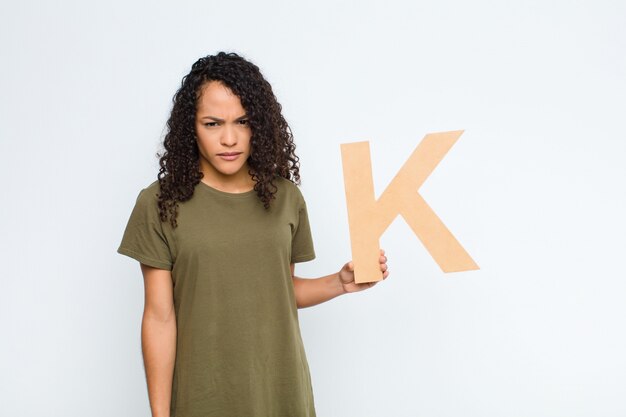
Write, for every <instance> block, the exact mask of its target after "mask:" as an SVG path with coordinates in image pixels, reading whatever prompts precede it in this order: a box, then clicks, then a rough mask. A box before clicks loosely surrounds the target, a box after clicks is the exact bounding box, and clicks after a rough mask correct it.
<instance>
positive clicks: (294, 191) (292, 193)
mask: <svg viewBox="0 0 626 417" xmlns="http://www.w3.org/2000/svg"><path fill="white" fill-rule="evenodd" d="M274 184H275V185H276V187H277V188H278V192H279V193H281V194H283V195H284V196H285V198H286V199H287V200H290V201H291V202H295V203H298V204H302V203H303V202H304V197H303V196H302V192H301V191H300V187H299V186H298V185H297V184H295V183H294V182H292V181H291V180H289V179H288V178H283V177H276V179H275V180H274Z"/></svg>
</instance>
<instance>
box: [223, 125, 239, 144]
mask: <svg viewBox="0 0 626 417" xmlns="http://www.w3.org/2000/svg"><path fill="white" fill-rule="evenodd" d="M236 143H237V134H236V132H235V129H233V127H232V126H229V125H226V126H224V131H223V134H222V145H224V146H233V145H235V144H236Z"/></svg>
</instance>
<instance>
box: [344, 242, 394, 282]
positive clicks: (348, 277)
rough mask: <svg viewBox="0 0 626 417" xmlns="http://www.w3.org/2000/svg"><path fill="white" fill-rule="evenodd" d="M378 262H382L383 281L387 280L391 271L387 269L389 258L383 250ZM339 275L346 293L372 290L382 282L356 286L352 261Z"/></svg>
mask: <svg viewBox="0 0 626 417" xmlns="http://www.w3.org/2000/svg"><path fill="white" fill-rule="evenodd" d="M378 262H380V270H381V271H382V272H383V279H386V278H387V277H388V276H389V270H388V269H387V257H386V256H385V251H384V250H382V249H381V250H380V258H378ZM337 275H338V276H339V282H340V283H341V285H342V286H343V290H344V292H356V291H362V290H365V289H367V288H371V287H373V286H374V285H376V284H378V283H379V282H380V281H374V282H364V283H361V284H356V283H355V282H354V264H353V263H352V261H350V262H348V263H347V264H345V265H344V266H343V268H341V271H339V273H338V274H337Z"/></svg>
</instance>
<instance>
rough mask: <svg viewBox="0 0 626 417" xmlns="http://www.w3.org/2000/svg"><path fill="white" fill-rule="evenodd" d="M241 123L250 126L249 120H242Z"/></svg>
mask: <svg viewBox="0 0 626 417" xmlns="http://www.w3.org/2000/svg"><path fill="white" fill-rule="evenodd" d="M239 123H240V124H242V125H247V124H248V119H243V120H240V121H239Z"/></svg>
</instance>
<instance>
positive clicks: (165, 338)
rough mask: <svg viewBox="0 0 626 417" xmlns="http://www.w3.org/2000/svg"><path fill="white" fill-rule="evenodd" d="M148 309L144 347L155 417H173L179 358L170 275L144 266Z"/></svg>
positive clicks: (144, 318)
mask: <svg viewBox="0 0 626 417" xmlns="http://www.w3.org/2000/svg"><path fill="white" fill-rule="evenodd" d="M141 272H142V273H143V278H144V287H145V305H144V311H143V321H142V323H141V346H142V351H143V362H144V368H145V371H146V382H147V384H148V397H149V400H150V409H151V410H152V416H153V417H169V415H170V402H171V400H172V378H173V373H174V361H175V357H176V314H175V311H174V290H173V284H172V275H171V272H170V271H167V270H165V269H158V268H153V267H150V266H147V265H145V264H141Z"/></svg>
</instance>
